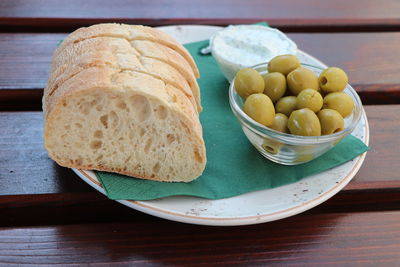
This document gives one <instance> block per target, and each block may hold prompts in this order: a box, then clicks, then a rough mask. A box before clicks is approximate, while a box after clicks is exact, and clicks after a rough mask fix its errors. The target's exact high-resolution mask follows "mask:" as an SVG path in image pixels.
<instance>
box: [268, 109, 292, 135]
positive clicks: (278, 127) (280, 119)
mask: <svg viewBox="0 0 400 267" xmlns="http://www.w3.org/2000/svg"><path fill="white" fill-rule="evenodd" d="M287 124H288V117H287V116H286V115H285V114H282V113H276V114H275V118H274V122H273V123H272V124H271V125H270V126H269V128H271V129H274V130H275V131H278V132H282V133H289V129H288V127H287Z"/></svg>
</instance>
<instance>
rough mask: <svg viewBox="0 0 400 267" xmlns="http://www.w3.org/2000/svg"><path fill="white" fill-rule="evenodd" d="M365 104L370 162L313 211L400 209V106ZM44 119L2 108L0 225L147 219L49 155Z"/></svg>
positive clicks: (0, 127)
mask: <svg viewBox="0 0 400 267" xmlns="http://www.w3.org/2000/svg"><path fill="white" fill-rule="evenodd" d="M365 109H366V111H367V114H368V119H369V125H370V130H371V132H370V146H371V150H370V151H369V152H368V154H367V157H366V160H365V162H364V164H363V165H362V167H361V169H360V171H359V173H358V174H357V175H356V176H355V178H354V180H353V181H352V182H351V183H350V184H349V185H348V186H347V187H346V188H345V189H344V190H343V191H342V192H340V193H339V194H338V195H336V196H335V197H334V198H332V199H331V200H329V201H327V202H326V203H324V204H323V205H321V206H319V207H318V208H316V209H314V210H315V211H311V212H317V213H323V212H329V213H330V212H344V211H349V212H350V211H379V210H381V211H382V210H398V209H400V194H399V191H400V178H399V176H398V172H399V167H398V166H399V165H398V164H397V158H398V151H397V150H398V149H396V148H398V147H400V140H399V138H398V129H400V117H399V116H400V115H399V114H400V105H378V106H365ZM42 124H43V122H42V113H41V112H2V113H0V129H1V135H0V214H2V215H3V216H4V217H3V218H5V219H2V220H0V226H5V225H29V224H31V225H43V224H48V223H51V224H60V223H61V224H62V223H79V222H110V221H111V220H115V218H116V217H118V218H119V220H121V221H135V220H137V218H139V219H141V218H142V217H141V216H140V215H138V214H139V213H138V212H135V211H133V210H131V209H129V208H126V207H124V206H122V205H120V204H118V203H116V202H114V201H109V200H107V199H106V198H105V197H104V196H102V195H101V194H100V193H98V192H97V191H95V190H94V189H92V188H91V187H89V186H88V185H87V184H86V183H85V182H83V181H82V180H81V179H79V178H78V177H77V176H76V175H75V174H74V173H73V172H72V171H71V170H69V169H66V168H63V167H59V166H58V165H57V164H55V163H54V162H53V161H52V160H51V159H49V158H48V156H47V153H46V151H45V149H44V148H43V140H42V138H43V137H42V127H43V126H42ZM33 214H34V215H35V216H33ZM146 220H147V219H146Z"/></svg>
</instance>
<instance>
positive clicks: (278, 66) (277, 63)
mask: <svg viewBox="0 0 400 267" xmlns="http://www.w3.org/2000/svg"><path fill="white" fill-rule="evenodd" d="M298 67H300V61H299V59H298V58H297V57H296V56H295V55H280V56H276V57H274V58H273V59H271V61H270V62H269V63H268V72H280V73H282V74H283V75H285V76H286V75H288V74H289V72H291V71H292V70H294V69H296V68H298Z"/></svg>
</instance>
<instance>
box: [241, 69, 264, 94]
mask: <svg viewBox="0 0 400 267" xmlns="http://www.w3.org/2000/svg"><path fill="white" fill-rule="evenodd" d="M234 85H235V90H236V92H237V93H238V94H239V95H240V96H241V97H242V98H247V97H248V96H249V95H251V94H257V93H262V92H263V91H264V79H263V77H262V76H261V74H260V73H258V71H256V70H255V69H250V68H245V69H241V70H239V71H238V73H236V76H235V83H234Z"/></svg>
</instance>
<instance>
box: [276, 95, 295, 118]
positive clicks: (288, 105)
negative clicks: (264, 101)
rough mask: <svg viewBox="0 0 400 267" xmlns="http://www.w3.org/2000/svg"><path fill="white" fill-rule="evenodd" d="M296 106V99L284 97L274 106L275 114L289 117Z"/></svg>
mask: <svg viewBox="0 0 400 267" xmlns="http://www.w3.org/2000/svg"><path fill="white" fill-rule="evenodd" d="M296 106H297V97H295V96H285V97H282V98H281V99H279V100H278V102H276V104H275V109H276V112H279V113H283V114H285V115H286V116H290V113H292V111H293V110H295V109H296Z"/></svg>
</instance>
